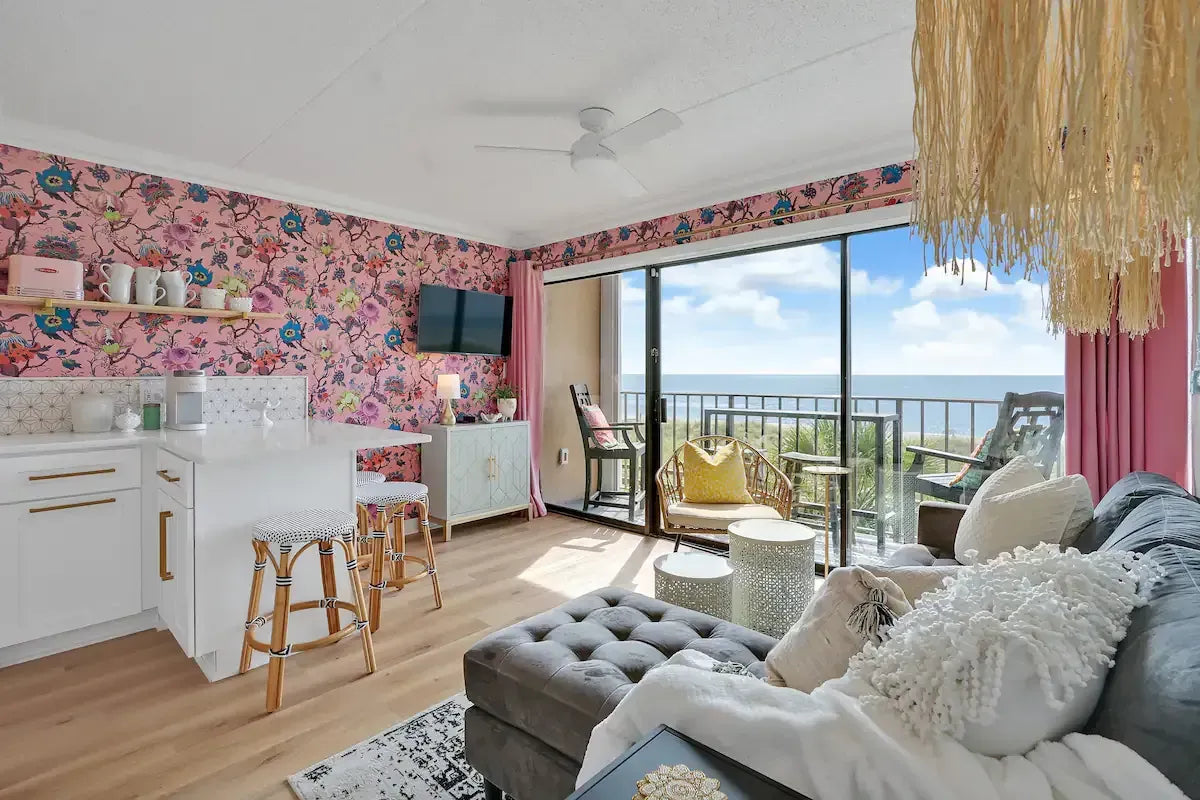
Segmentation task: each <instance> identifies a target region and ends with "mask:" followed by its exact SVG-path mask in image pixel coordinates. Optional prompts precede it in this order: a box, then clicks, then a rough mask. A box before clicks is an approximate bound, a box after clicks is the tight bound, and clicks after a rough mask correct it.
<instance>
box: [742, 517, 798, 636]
mask: <svg viewBox="0 0 1200 800" xmlns="http://www.w3.org/2000/svg"><path fill="white" fill-rule="evenodd" d="M815 540H816V533H814V532H813V531H812V530H811V529H809V528H807V527H805V526H804V525H800V524H799V523H796V522H788V521H786V520H781V519H744V520H739V521H738V522H734V523H732V524H731V525H730V526H729V563H730V564H731V565H732V567H733V592H732V596H733V604H732V605H733V609H732V610H733V622H735V623H737V624H738V625H745V626H746V627H747V628H753V629H754V630H756V631H760V632H762V633H765V634H767V635H769V636H774V637H775V638H777V639H778V638H779V637H781V636H783V634H785V633H787V631H788V629H789V628H791V627H792V625H793V624H795V623H796V621H797V620H799V619H800V615H801V614H803V613H804V609H805V607H806V606H807V605H808V603H809V601H810V600H812V596H813V581H814V575H815V573H814V570H813V542H814V541H815Z"/></svg>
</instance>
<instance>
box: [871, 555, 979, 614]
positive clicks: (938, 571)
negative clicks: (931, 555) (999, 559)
mask: <svg viewBox="0 0 1200 800" xmlns="http://www.w3.org/2000/svg"><path fill="white" fill-rule="evenodd" d="M866 568H867V569H868V570H869V571H870V572H871V574H872V575H874V576H876V577H877V578H887V579H888V580H891V581H895V583H896V585H897V586H899V587H900V591H902V592H904V599H906V600H908V602H909V604H910V605H912V606H914V607H915V606H916V605H917V601H918V600H919V599H920V598H921V595H923V594H928V593H929V592H933V591H937V590H938V589H941V588H942V583H943V581H945V580H946V578H953V577H954V576H955V575H957V574H958V571H959V570H960V569H962V567H957V566H955V567H934V566H928V567H893V566H889V565H887V564H868V565H867V567H866Z"/></svg>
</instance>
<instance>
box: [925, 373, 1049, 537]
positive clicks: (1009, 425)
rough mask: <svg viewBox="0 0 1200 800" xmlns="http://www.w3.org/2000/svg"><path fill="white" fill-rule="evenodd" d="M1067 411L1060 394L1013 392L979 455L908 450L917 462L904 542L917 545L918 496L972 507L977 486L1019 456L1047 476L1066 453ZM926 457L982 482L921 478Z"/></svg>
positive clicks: (1002, 405)
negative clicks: (970, 472)
mask: <svg viewBox="0 0 1200 800" xmlns="http://www.w3.org/2000/svg"><path fill="white" fill-rule="evenodd" d="M1065 408H1066V404H1065V402H1064V400H1063V396H1062V395H1061V394H1059V393H1058V392H1032V393H1030V394H1017V393H1016V392H1009V393H1007V394H1006V395H1004V400H1003V401H1002V402H1001V403H1000V409H999V411H998V412H997V413H996V427H995V428H993V429H992V431H991V435H990V436H989V437H987V442H986V446H985V447H984V448H983V449H982V451H981V452H979V453H978V454H976V455H973V456H966V455H961V454H959V453H947V452H945V451H943V450H935V449H933V448H930V447H918V446H915V445H910V446H908V447H907V448H905V449H906V450H907V451H908V452H910V453H912V454H913V460H912V464H910V465H909V467H908V469H907V470H906V471H905V473H904V497H903V502H904V541H905V542H910V541H916V539H915V536H916V522H917V504H918V502H919V499H918V497H919V495H927V496H929V497H935V498H937V499H938V500H944V501H947V502H951V503H964V504H965V503H970V502H971V498H972V497H974V496H975V492H976V491H977V490H978V488H979V485H980V484H981V483H983V481H984V480H986V479H987V478H988V476H989V475H991V474H992V473H993V472H995V471H996V470H998V469H1000V467H1002V466H1004V465H1005V464H1007V463H1008V462H1009V461H1011V460H1012V459H1014V458H1016V457H1017V456H1025V457H1026V458H1028V459H1029V460H1030V461H1032V462H1033V463H1034V465H1035V466H1037V467H1038V469H1040V470H1041V471H1042V474H1043V475H1045V476H1046V477H1047V478H1049V477H1050V473H1051V471H1053V469H1054V465H1055V464H1056V463H1058V455H1059V451H1060V450H1061V449H1062V439H1063V426H1064V417H1063V412H1064V410H1065ZM926 458H941V459H945V460H946V461H947V463H949V462H951V461H956V462H958V463H960V464H966V465H968V466H969V467H971V468H974V469H977V470H978V472H979V474H978V480H972V481H962V482H959V483H957V484H954V485H951V484H952V482H953V481H954V480H955V478H956V477H958V475H959V473H957V472H946V473H938V474H923V470H924V469H925V459H926Z"/></svg>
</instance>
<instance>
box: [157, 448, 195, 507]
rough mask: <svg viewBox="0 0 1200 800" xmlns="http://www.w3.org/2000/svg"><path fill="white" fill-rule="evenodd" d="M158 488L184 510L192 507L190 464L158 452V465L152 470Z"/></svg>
mask: <svg viewBox="0 0 1200 800" xmlns="http://www.w3.org/2000/svg"><path fill="white" fill-rule="evenodd" d="M154 472H155V475H156V477H155V482H156V483H157V484H158V488H159V489H161V490H162V491H163V492H165V493H166V495H167V497H170V498H171V499H172V500H174V501H175V502H177V503H179V504H180V505H182V506H183V507H184V508H191V507H192V462H191V461H188V460H187V459H186V458H180V457H179V456H177V455H175V454H174V453H169V452H167V451H166V450H163V449H162V448H159V450H158V465H157V466H156V467H155V468H154Z"/></svg>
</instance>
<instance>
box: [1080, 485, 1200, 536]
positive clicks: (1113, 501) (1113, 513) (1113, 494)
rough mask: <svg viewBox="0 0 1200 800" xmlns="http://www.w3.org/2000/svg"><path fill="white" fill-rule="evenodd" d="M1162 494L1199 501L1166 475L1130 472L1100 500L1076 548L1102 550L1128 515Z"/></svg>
mask: <svg viewBox="0 0 1200 800" xmlns="http://www.w3.org/2000/svg"><path fill="white" fill-rule="evenodd" d="M1160 495H1168V496H1170V497H1181V498H1185V499H1189V500H1191V501H1193V502H1200V501H1197V500H1196V498H1195V497H1193V496H1192V495H1190V494H1188V492H1187V490H1186V489H1184V488H1183V487H1182V486H1180V485H1179V484H1177V483H1175V481H1173V480H1171V479H1170V478H1168V477H1166V476H1165V475H1159V474H1158V473H1156V472H1131V473H1129V474H1128V475H1126V476H1125V477H1123V478H1121V479H1120V480H1119V481H1117V482H1116V483H1114V484H1113V486H1112V488H1111V489H1109V490H1108V492H1106V493H1105V495H1104V497H1102V498H1100V502H1099V503H1097V504H1096V510H1095V511H1094V512H1092V521H1091V523H1090V524H1089V525H1088V526H1087V527H1086V528H1084V530H1083V533H1081V534H1079V538H1078V539H1076V540H1075V543H1074V545H1073V546H1074V547H1077V548H1078V549H1079V551H1080V552H1081V553H1091V552H1093V551H1095V550H1099V549H1100V545H1102V544H1104V543H1105V542H1106V541H1107V540H1108V537H1110V536H1112V534H1113V531H1115V530H1116V529H1117V526H1118V525H1120V524H1121V523H1122V522H1123V521H1124V520H1125V517H1127V516H1128V515H1129V512H1131V511H1133V510H1134V509H1135V508H1137V507H1138V506H1140V505H1141V504H1142V503H1144V502H1145V501H1147V500H1149V499H1150V498H1151V497H1158V496H1160Z"/></svg>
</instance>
